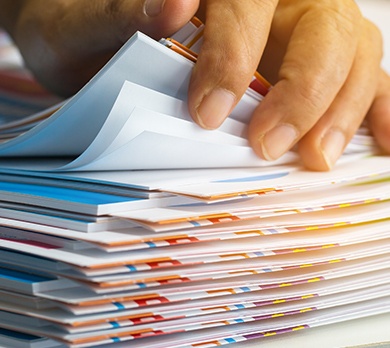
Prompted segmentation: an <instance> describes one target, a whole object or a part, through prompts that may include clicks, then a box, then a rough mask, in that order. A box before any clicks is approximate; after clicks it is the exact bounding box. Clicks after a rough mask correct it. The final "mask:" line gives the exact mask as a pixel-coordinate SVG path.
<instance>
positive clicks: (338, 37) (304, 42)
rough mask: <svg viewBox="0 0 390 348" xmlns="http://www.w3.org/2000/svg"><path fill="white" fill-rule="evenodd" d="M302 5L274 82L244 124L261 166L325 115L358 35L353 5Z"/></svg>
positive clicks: (342, 80)
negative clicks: (247, 127) (248, 127)
mask: <svg viewBox="0 0 390 348" xmlns="http://www.w3.org/2000/svg"><path fill="white" fill-rule="evenodd" d="M302 4H303V5H306V7H303V8H302V11H301V16H300V17H299V18H297V23H296V24H295V25H294V29H293V31H292V35H291V37H290V38H289V39H290V41H289V44H288V47H287V51H286V55H285V57H284V60H283V63H282V66H281V69H280V72H279V82H277V83H276V85H275V86H274V88H273V89H272V90H271V92H270V93H269V94H268V95H267V97H266V98H265V100H264V101H263V102H262V103H261V105H260V107H259V108H258V109H257V110H256V111H255V114H254V115H253V118H252V121H251V124H250V129H249V140H250V142H251V145H252V147H253V148H254V150H255V152H256V153H257V154H258V155H259V156H260V157H262V158H265V159H267V160H274V159H277V158H278V157H280V156H281V155H282V154H284V153H285V152H286V151H287V150H289V149H290V148H291V147H292V146H293V145H295V144H296V143H297V142H298V141H299V140H300V139H301V138H302V137H303V136H304V135H305V134H306V133H307V132H308V131H309V130H310V129H311V128H312V127H313V126H314V125H315V124H316V123H317V122H318V121H319V120H320V119H321V117H322V116H323V115H324V114H325V112H326V110H327V109H328V108H329V107H330V105H331V103H332V101H333V100H334V99H335V98H336V96H337V94H338V93H339V91H340V90H341V88H342V86H343V85H344V83H345V82H346V80H347V78H348V75H349V73H350V70H351V67H352V64H353V62H354V60H355V55H356V51H357V47H358V39H359V37H360V35H361V32H360V30H361V21H362V18H361V14H360V12H359V10H358V8H357V6H356V5H355V4H354V3H353V2H351V1H337V2H328V1H327V2H326V1H321V2H316V3H314V2H310V1H309V2H307V1H306V2H305V1H302ZM335 4H337V6H335ZM335 137H337V135H335ZM312 141H313V139H311V140H310V139H309V140H307V143H306V144H310V142H312ZM304 147H305V146H304ZM307 147H308V146H306V148H307ZM317 165H318V164H317ZM317 165H315V166H317ZM322 168H323V166H322Z"/></svg>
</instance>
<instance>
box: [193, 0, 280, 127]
mask: <svg viewBox="0 0 390 348" xmlns="http://www.w3.org/2000/svg"><path fill="white" fill-rule="evenodd" d="M276 4H277V1H276V0H257V1H255V0H245V1H242V0H208V1H206V2H204V3H202V8H203V9H204V11H205V31H204V36H203V40H204V41H203V45H202V47H201V51H200V53H199V57H198V61H197V64H196V66H195V69H194V71H193V74H192V78H191V82H190V86H189V97H188V104H189V110H190V113H191V115H192V117H193V118H194V120H195V121H196V122H197V123H198V124H199V125H201V126H202V127H204V128H209V129H213V128H217V127H218V126H219V125H220V124H221V123H222V122H223V120H224V119H225V118H226V117H227V116H228V114H229V113H230V111H231V110H232V109H233V107H234V106H235V104H236V103H237V102H238V101H239V100H240V98H241V96H242V95H243V93H244V92H245V90H246V88H247V87H248V85H249V83H250V80H251V78H252V76H253V74H254V72H255V70H256V68H257V65H258V63H259V60H260V57H261V55H262V52H263V49H264V46H265V44H266V41H267V38H268V33H269V28H270V25H271V21H272V17H273V13H274V10H275V7H276Z"/></svg>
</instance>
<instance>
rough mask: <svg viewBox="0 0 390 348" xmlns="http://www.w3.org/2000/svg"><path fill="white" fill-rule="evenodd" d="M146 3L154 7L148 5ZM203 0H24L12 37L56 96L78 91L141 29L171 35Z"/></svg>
mask: <svg viewBox="0 0 390 348" xmlns="http://www.w3.org/2000/svg"><path fill="white" fill-rule="evenodd" d="M147 4H151V6H149V7H147V6H146V5H147ZM198 6H199V0H165V1H161V6H160V7H159V6H158V4H157V5H156V1H151V0H93V1H91V0H51V1H50V6H48V2H47V0H26V1H25V2H24V4H23V6H22V8H21V10H20V13H19V16H18V21H17V25H16V26H15V27H14V30H13V31H12V33H11V34H12V36H13V38H14V39H15V41H16V43H17V44H18V46H19V48H20V50H21V52H22V55H23V57H24V59H25V61H26V64H27V66H28V67H29V68H30V69H31V70H32V71H33V73H34V74H35V75H36V77H37V78H38V80H39V81H40V82H41V83H42V84H43V85H45V86H46V87H48V88H49V89H50V90H52V91H54V92H55V93H57V94H60V95H64V96H69V95H71V94H73V93H75V92H76V91H77V90H78V89H80V88H81V87H82V86H83V85H84V84H85V83H86V82H87V81H88V80H89V79H90V78H91V77H92V76H93V75H94V74H95V73H96V72H97V71H98V70H99V69H100V68H101V67H102V66H103V65H104V64H105V63H106V62H107V61H108V60H109V59H110V58H111V56H112V55H113V54H114V53H115V52H116V51H117V50H118V49H119V48H120V47H121V46H122V45H123V44H124V43H125V42H126V41H127V39H128V38H130V36H131V35H133V34H134V33H135V32H136V31H137V30H140V31H143V32H145V33H146V34H147V35H150V36H152V37H154V38H156V39H157V38H161V37H163V36H168V35H170V34H172V33H174V32H175V31H177V30H178V29H180V27H181V26H183V25H184V24H185V23H187V22H188V21H189V20H190V19H191V17H192V16H193V15H194V14H195V12H196V10H197V9H198Z"/></svg>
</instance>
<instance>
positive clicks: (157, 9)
mask: <svg viewBox="0 0 390 348" xmlns="http://www.w3.org/2000/svg"><path fill="white" fill-rule="evenodd" d="M164 3H165V0H146V1H145V4H144V12H145V14H146V15H147V16H149V17H156V16H158V15H159V14H160V13H161V12H162V10H163V7H164Z"/></svg>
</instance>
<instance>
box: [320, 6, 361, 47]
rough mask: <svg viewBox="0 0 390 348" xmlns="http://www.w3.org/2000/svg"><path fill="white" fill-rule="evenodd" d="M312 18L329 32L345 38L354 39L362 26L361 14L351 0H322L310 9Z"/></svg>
mask: <svg viewBox="0 0 390 348" xmlns="http://www.w3.org/2000/svg"><path fill="white" fill-rule="evenodd" d="M312 11H315V12H316V13H315V15H314V16H313V18H316V19H317V21H318V23H320V24H321V23H322V25H325V26H326V27H327V29H328V31H329V32H332V31H333V32H334V33H335V34H336V35H342V36H343V37H345V38H346V39H347V40H354V41H356V38H357V37H358V32H359V30H360V28H361V26H362V20H363V16H362V14H361V12H360V9H359V8H358V6H357V5H356V4H355V3H354V2H353V1H336V2H335V1H332V0H323V1H322V2H318V4H317V5H315V6H314V7H313V9H312Z"/></svg>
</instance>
